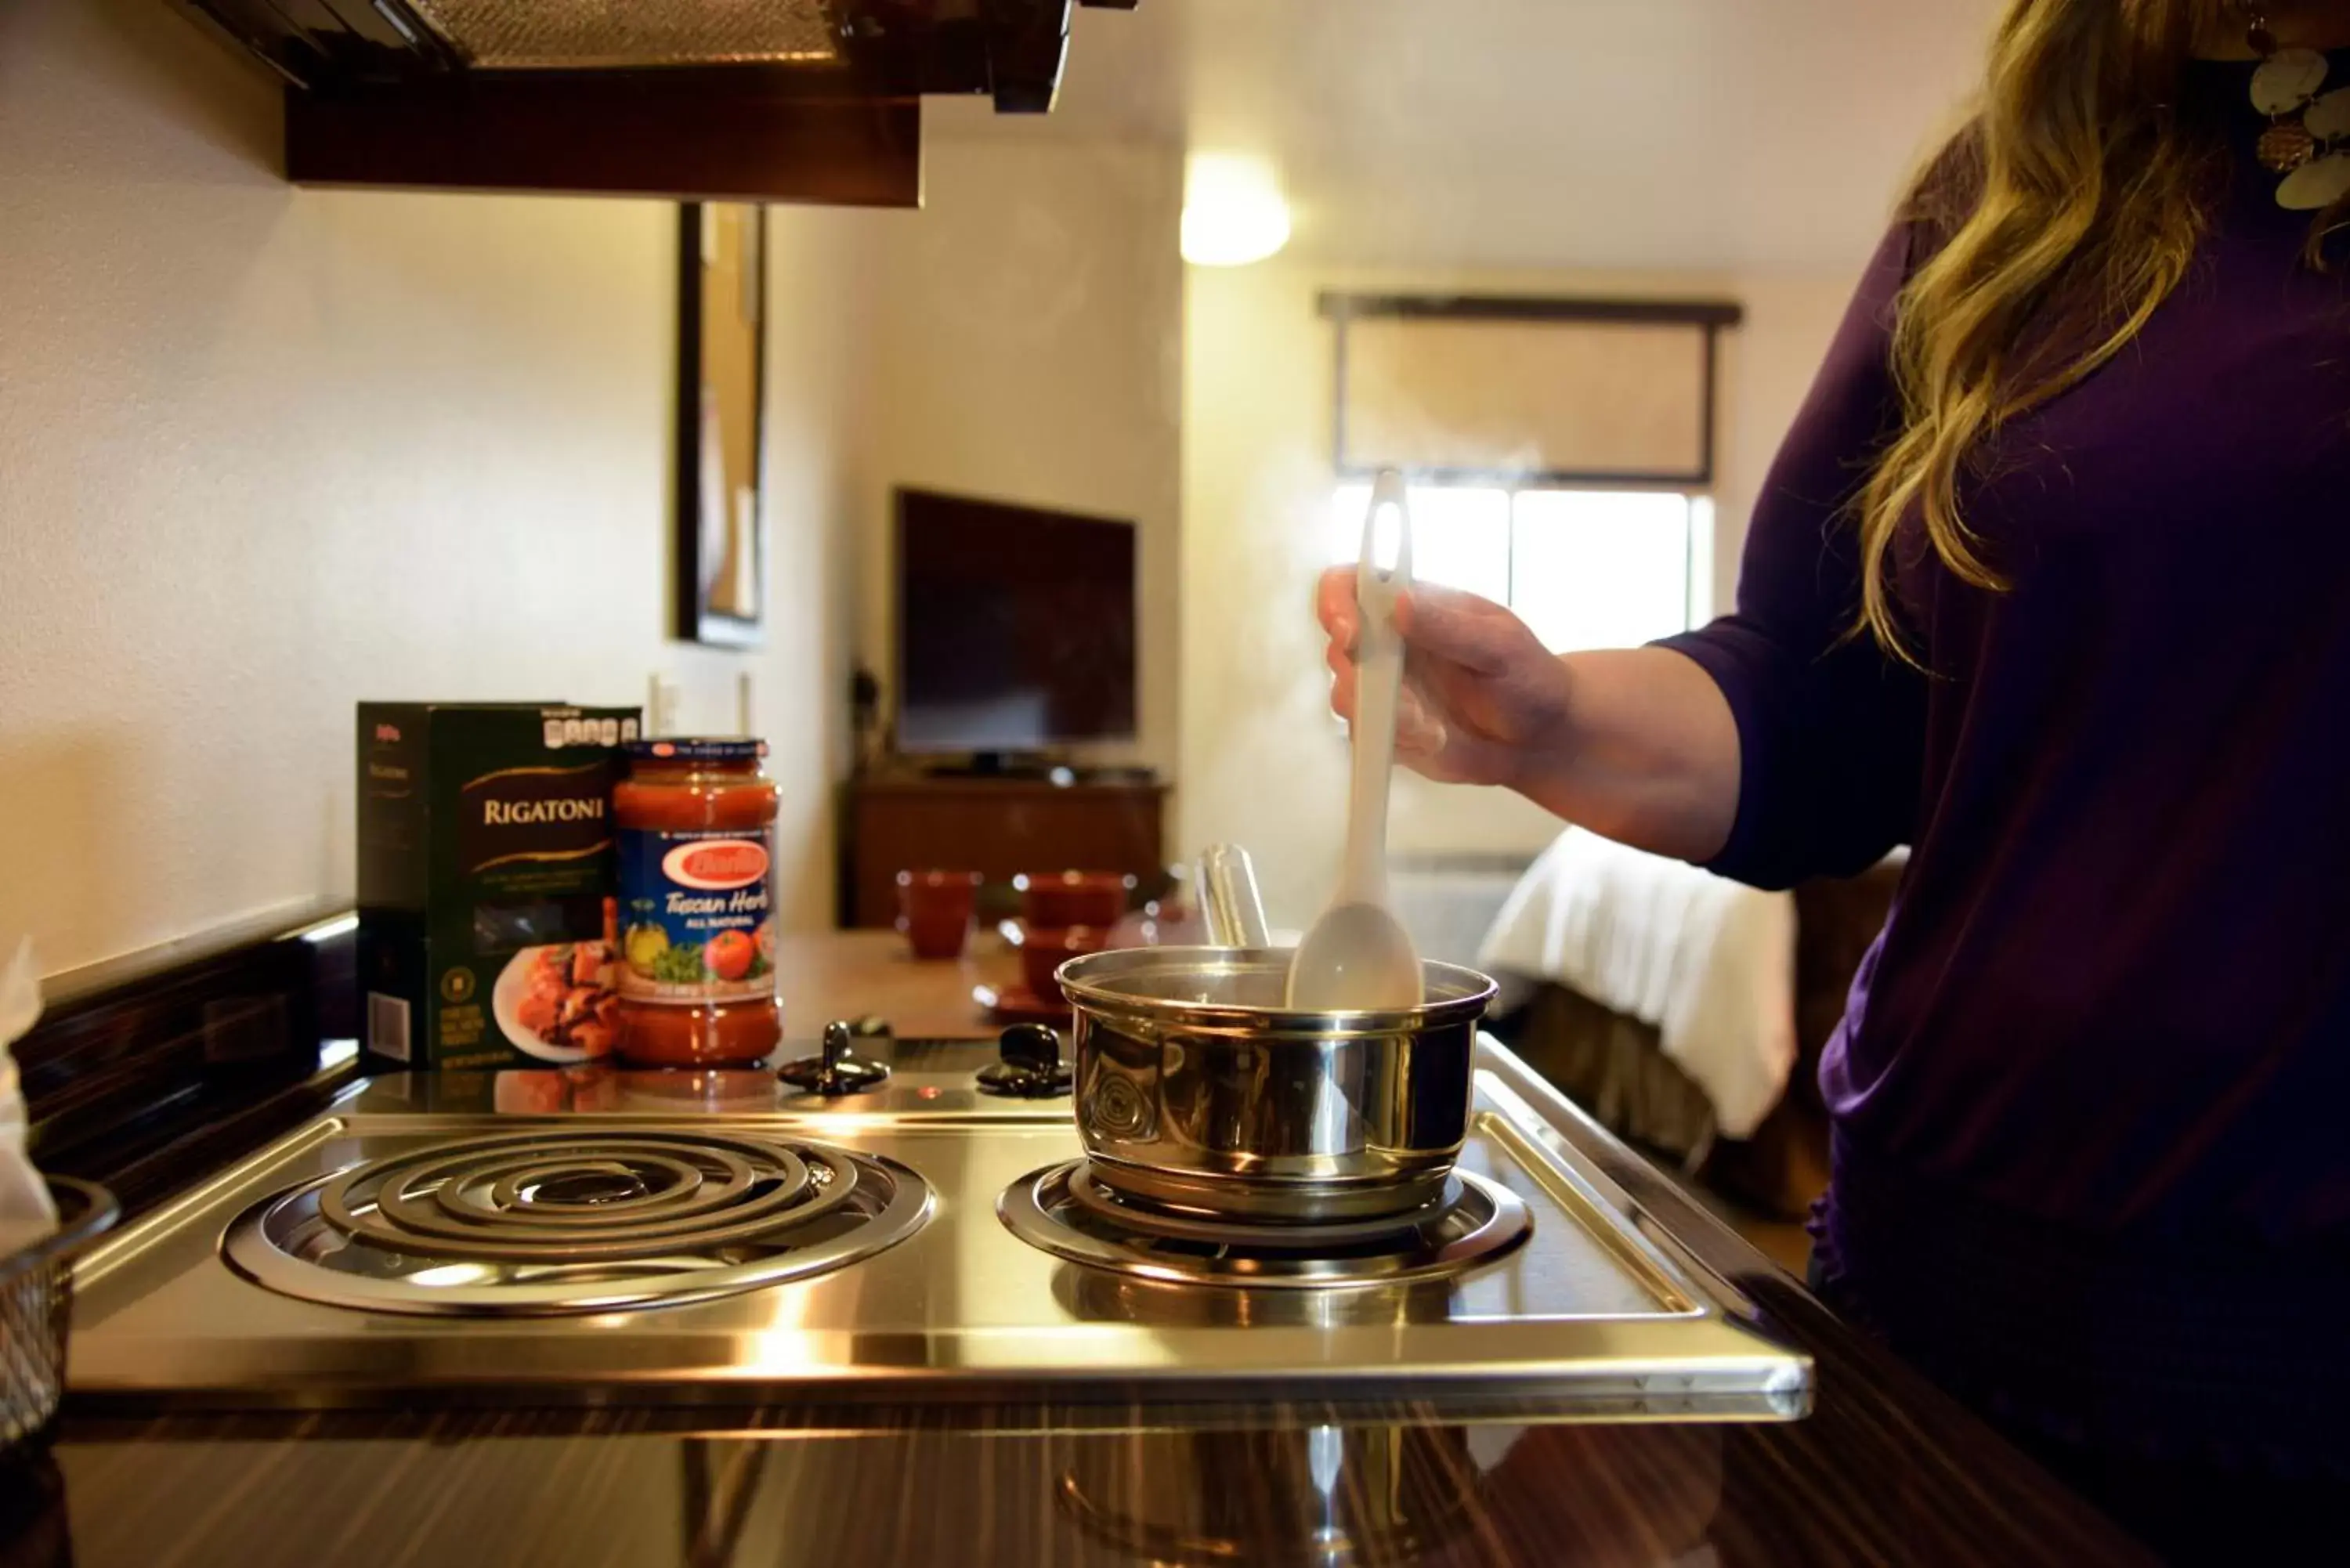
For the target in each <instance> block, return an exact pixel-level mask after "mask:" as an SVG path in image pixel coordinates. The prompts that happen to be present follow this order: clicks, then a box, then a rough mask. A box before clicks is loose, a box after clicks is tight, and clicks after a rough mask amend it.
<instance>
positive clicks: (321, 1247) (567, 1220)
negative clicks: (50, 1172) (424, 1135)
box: [221, 1130, 931, 1315]
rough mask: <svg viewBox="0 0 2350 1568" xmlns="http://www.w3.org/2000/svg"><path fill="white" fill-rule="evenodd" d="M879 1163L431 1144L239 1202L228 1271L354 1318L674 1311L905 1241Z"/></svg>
mask: <svg viewBox="0 0 2350 1568" xmlns="http://www.w3.org/2000/svg"><path fill="white" fill-rule="evenodd" d="M930 1211H931V1191H930V1189H929V1187H928V1186H927V1185H926V1184H925V1183H924V1182H923V1180H922V1179H921V1178H920V1176H918V1175H916V1174H915V1173H914V1172H913V1171H912V1170H910V1169H909V1168H907V1167H905V1166H903V1165H899V1164H898V1163H897V1162H896V1161H894V1160H890V1159H886V1158H879V1157H877V1156H871V1155H862V1154H851V1153H849V1152H847V1150H844V1149H838V1148H833V1147H827V1146H825V1145H822V1144H816V1143H809V1142H805V1141H802V1140H798V1139H783V1138H772V1139H771V1138H765V1137H744V1136H743V1135H741V1134H739V1133H719V1132H715V1131H712V1132H702V1131H691V1132H685V1131H648V1132H639V1131H635V1130H629V1131H624V1132H593V1133H587V1132H545V1133H517V1134H509V1135H504V1136H498V1137H480V1138H468V1139H463V1140H461V1141H456V1142H449V1143H436V1144H433V1145H431V1146H429V1147H424V1148H421V1149H414V1150H411V1151H409V1152H407V1153H403V1154H400V1155H397V1156H394V1157H392V1158H386V1159H377V1160H369V1161H368V1162H367V1163H365V1164H363V1165H357V1166H352V1167H350V1168H348V1169H345V1170H341V1171H338V1172H336V1173H335V1174H333V1175H331V1176H328V1177H324V1178H321V1179H317V1180H315V1181H311V1182H308V1183H306V1184H304V1185H303V1186H300V1187H296V1188H295V1189H291V1190H290V1191H286V1192H282V1193H280V1194H278V1195H277V1196H276V1197H273V1198H270V1199H265V1200H264V1201H262V1202H260V1203H257V1204H255V1205H254V1206H253V1207H251V1208H249V1209H247V1210H244V1213H243V1214H241V1215H239V1216H238V1217H237V1219H236V1220H235V1221H234V1223H233V1224H231V1225H230V1227H229V1229H228V1231H227V1234H226V1235H224V1237H223V1238H222V1241H221V1250H222V1252H223V1254H224V1256H225V1257H226V1258H227V1260H228V1262H229V1263H230V1264H231V1266H233V1267H234V1268H235V1269H236V1270H237V1271H238V1272H241V1273H243V1274H244V1275H245V1277H247V1278H248V1279H251V1280H252V1281H254V1282H255V1283H257V1284H261V1285H265V1286H267V1287H268V1288H269V1289H271V1290H274V1291H278V1292H282V1293H285V1294H286V1295H290V1296H296V1297H299V1298H301V1299H303V1300H306V1301H314V1302H322V1303H327V1304H328V1305H332V1306H345V1307H356V1308H361V1309H364V1310H368V1311H372V1312H392V1313H417V1314H523V1315H536V1314H559V1313H592V1312H612V1311H618V1310H622V1309H627V1308H635V1307H649V1306H668V1305H681V1304H684V1303H690V1302H702V1301H709V1300H712V1298H714V1297H718V1296H724V1295H732V1294H733V1293H737V1292H741V1291H747V1290H754V1289H757V1288H760V1287H763V1286H767V1285H775V1284H780V1283H782V1282H785V1281H787V1280H798V1279H806V1278H807V1277H808V1276H810V1275H813V1274H820V1273H824V1272H827V1271H829V1270H833V1269H837V1268H840V1267H841V1266H843V1265H844V1264H847V1263H851V1262H856V1261H857V1260H858V1259H861V1258H867V1257H870V1256H872V1255H873V1254H874V1253H876V1252H879V1251H882V1250H883V1249H884V1248H887V1247H889V1246H892V1245H894V1244H896V1243H897V1242H899V1241H903V1240H905V1239H906V1238H907V1237H908V1236H910V1235H911V1234H913V1233H914V1231H917V1230H918V1229H920V1226H921V1224H922V1222H923V1220H925V1219H927V1218H928V1217H929V1215H930Z"/></svg>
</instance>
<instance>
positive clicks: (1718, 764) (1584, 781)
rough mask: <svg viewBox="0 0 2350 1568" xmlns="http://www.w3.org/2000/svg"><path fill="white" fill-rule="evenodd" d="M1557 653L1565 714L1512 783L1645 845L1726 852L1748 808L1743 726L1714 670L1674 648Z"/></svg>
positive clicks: (1687, 855) (1568, 814)
mask: <svg viewBox="0 0 2350 1568" xmlns="http://www.w3.org/2000/svg"><path fill="white" fill-rule="evenodd" d="M1558 662H1559V668H1560V671H1561V698H1562V708H1561V718H1560V721H1559V722H1558V723H1557V724H1555V726H1553V727H1551V728H1550V729H1549V730H1548V731H1547V732H1545V733H1544V735H1543V736H1542V737H1541V738H1540V739H1539V740H1537V741H1535V742H1531V743H1529V744H1528V745H1527V746H1526V747H1524V748H1523V752H1522V753H1521V755H1520V759H1519V761H1520V764H1521V765H1520V767H1519V768H1518V770H1517V771H1516V774H1515V775H1514V776H1513V778H1512V779H1511V780H1510V784H1511V785H1512V787H1513V788H1515V789H1516V790H1517V791H1518V793H1520V794H1523V795H1525V796H1526V797H1527V798H1528V799H1530V800H1532V801H1534V803H1535V804H1537V805H1541V806H1544V808H1546V809H1548V810H1550V811H1552V812H1555V813H1556V814H1557V815H1560V816H1563V817H1565V818H1566V819H1567V820H1568V821H1569V822H1572V823H1575V824H1577V825H1579V826H1584V827H1587V828H1589V829H1590V830H1591V831H1592V832H1594V833H1597V834H1602V835H1604V836H1607V837H1609V838H1613V839H1616V840H1617V841H1619V842H1621V843H1625V844H1629V845H1632V846H1635V847H1637V848H1640V849H1647V850H1651V851H1654V852H1655V853H1657V854H1659V855H1671V856H1675V857H1679V858H1680V859H1684V860H1694V861H1705V860H1710V859H1711V858H1712V857H1714V856H1715V855H1717V854H1719V853H1720V852H1721V847H1722V846H1723V845H1725V844H1726V843H1728V842H1729V839H1730V829H1731V823H1732V822H1733V821H1734V820H1735V819H1736V817H1737V815H1738V765H1739V756H1738V724H1737V721H1736V720H1734V719H1733V718H1732V717H1731V711H1730V704H1729V702H1728V701H1726V700H1725V699H1724V698H1723V696H1722V694H1721V688H1720V687H1718V686H1716V685H1715V684H1714V683H1713V678H1712V677H1711V676H1710V675H1708V674H1707V673H1706V672H1705V670H1703V669H1701V668H1700V666H1699V665H1698V663H1697V661H1696V660H1694V659H1689V658H1687V657H1685V656H1683V655H1681V654H1679V653H1675V652H1674V651H1673V650H1672V649H1666V648H1634V649H1608V650H1607V651H1604V652H1596V653H1570V654H1566V655H1565V656H1563V657H1562V658H1561V659H1559V661H1558Z"/></svg>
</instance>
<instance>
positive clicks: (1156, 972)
mask: <svg viewBox="0 0 2350 1568" xmlns="http://www.w3.org/2000/svg"><path fill="white" fill-rule="evenodd" d="M1289 959H1290V952H1289V950H1287V949H1274V948H1135V949H1123V950H1117V951H1111V952H1100V953H1092V954H1089V955H1087V956H1086V957H1084V958H1078V959H1072V960H1071V961H1069V962H1067V963H1066V964H1064V965H1062V966H1061V969H1060V971H1059V979H1060V982H1061V989H1062V990H1063V991H1065V992H1067V993H1068V997H1069V1001H1070V1002H1071V1003H1072V1005H1073V1006H1074V1007H1075V1009H1076V1034H1075V1041H1074V1046H1073V1050H1074V1054H1075V1057H1076V1062H1075V1066H1076V1120H1077V1133H1078V1136H1079V1137H1080V1138H1081V1139H1082V1140H1083V1142H1084V1144H1085V1147H1086V1153H1087V1156H1088V1158H1090V1160H1091V1162H1092V1167H1093V1170H1094V1173H1095V1175H1096V1177H1097V1179H1099V1180H1100V1181H1101V1182H1103V1183H1105V1184H1106V1185H1107V1186H1109V1187H1111V1188H1113V1189H1118V1191H1119V1192H1121V1193H1122V1194H1124V1195H1126V1196H1128V1197H1133V1198H1139V1199H1147V1200H1149V1201H1152V1202H1156V1203H1159V1204H1167V1205H1173V1206H1176V1207H1179V1208H1183V1209H1189V1210H1197V1211H1201V1212H1203V1213H1208V1214H1213V1215H1222V1216H1230V1217H1234V1218H1248V1219H1253V1220H1299V1221H1305V1220H1335V1219H1350V1218H1361V1217H1369V1216H1376V1215H1384V1214H1394V1213H1400V1212H1402V1211H1403V1210H1409V1209H1413V1208H1417V1207H1419V1205H1421V1204H1424V1203H1427V1202H1430V1201H1431V1200H1433V1199H1435V1198H1436V1197H1437V1196H1438V1195H1439V1194H1440V1192H1441V1191H1442V1189H1443V1186H1444V1181H1445V1179H1446V1177H1447V1176H1449V1175H1450V1174H1451V1169H1452V1166H1453V1162H1454V1161H1455V1160H1456V1159H1457V1158H1459V1156H1460V1153H1461V1145H1462V1143H1463V1142H1464V1141H1466V1139H1467V1137H1468V1132H1469V1105H1470V1097H1471V1069H1470V1061H1471V1054H1472V1052H1473V1048H1474V1044H1475V1036H1476V1028H1477V1021H1478V1019H1479V1018H1480V1017H1482V1015H1483V1013H1484V1011H1485V1007H1486V1004H1487V1003H1488V1002H1491V1001H1492V996H1493V991H1494V986H1493V982H1492V981H1491V980H1489V979H1488V978H1486V977H1485V976H1484V975H1482V974H1480V973H1478V972H1477V971H1474V970H1469V969H1461V968H1460V967H1458V966H1456V965H1452V964H1443V963H1429V964H1426V965H1424V966H1423V970H1424V975H1425V979H1426V982H1427V983H1426V987H1425V998H1426V999H1425V1001H1423V1002H1422V1003H1421V1004H1420V1005H1419V1006H1418V1007H1413V1008H1407V1009H1401V1010H1399V1011H1395V1012H1294V1011H1291V1010H1290V1009H1289V1008H1288V1007H1286V1006H1285V1005H1284V992H1285V990H1286V986H1287V979H1288V972H1289Z"/></svg>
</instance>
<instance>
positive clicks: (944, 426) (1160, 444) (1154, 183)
mask: <svg viewBox="0 0 2350 1568" xmlns="http://www.w3.org/2000/svg"><path fill="white" fill-rule="evenodd" d="M923 184H924V189H925V197H924V204H923V208H922V210H921V211H920V212H919V213H881V214H875V215H872V216H871V217H869V218H868V219H867V220H866V221H867V223H869V224H870V230H869V232H870V234H871V235H872V237H873V241H874V249H873V253H872V254H873V264H872V271H871V280H872V285H873V291H874V292H873V297H872V300H871V302H870V306H871V309H872V311H873V330H872V332H871V334H870V336H869V338H868V343H869V351H870V355H871V360H872V379H871V381H870V384H869V386H868V419H867V421H866V422H867V426H868V430H867V440H868V447H867V450H866V452H865V453H864V457H863V466H864V467H865V468H866V470H867V472H868V475H869V482H868V493H867V497H866V505H865V507H864V509H863V515H864V523H865V526H864V527H863V529H862V530H861V532H860V535H859V541H860V543H859V552H860V562H859V576H860V579H861V582H862V585H863V589H862V593H861V595H860V613H859V621H860V626H859V630H858V647H859V649H860V650H861V653H862V656H863V657H864V659H866V660H867V662H868V665H869V666H870V667H871V668H872V669H873V670H875V671H876V672H878V673H880V674H881V675H882V676H883V679H884V681H885V683H889V682H891V681H892V680H893V675H892V665H893V663H894V659H893V656H892V653H891V649H892V646H893V641H894V637H895V630H894V618H893V609H892V598H893V596H894V588H893V586H892V585H893V581H894V578H893V575H892V574H893V573H894V571H895V566H894V562H893V561H892V559H891V542H892V539H893V535H894V524H893V522H892V519H891V514H890V510H889V493H890V490H891V488H892V487H893V486H896V485H899V484H908V485H918V486H925V487H930V488H934V489H940V490H949V491H957V492H962V493H972V494H978V495H983V496H991V497H994V498H997V499H1001V500H1006V501H1014V502H1022V503H1028V504H1036V505H1042V506H1058V507H1066V508H1069V509H1071V510H1074V511H1078V512H1087V513H1096V514H1102V515H1106V516H1111V517H1130V518H1133V519H1134V520H1135V521H1136V523H1137V524H1138V526H1139V535H1140V536H1139V540H1138V541H1137V543H1138V545H1139V558H1138V566H1137V572H1138V576H1139V579H1140V583H1139V597H1140V605H1139V610H1140V620H1141V625H1140V649H1139V660H1140V671H1139V675H1140V685H1141V691H1140V699H1141V711H1140V714H1139V728H1140V736H1139V742H1137V743H1136V744H1135V745H1132V746H1119V747H1109V748H1103V749H1100V750H1098V751H1097V752H1096V753H1092V760H1096V761H1103V762H1121V761H1140V762H1145V763H1151V764H1153V765H1155V766H1158V767H1159V768H1162V769H1171V768H1172V767H1173V766H1174V763H1175V758H1176V751H1177V742H1176V724H1177V691H1178V683H1179V669H1178V659H1179V657H1180V643H1179V639H1180V634H1181V627H1180V614H1179V611H1178V607H1177V606H1178V599H1179V595H1178V593H1177V574H1178V572H1179V571H1180V569H1181V556H1180V548H1179V545H1178V543H1177V537H1178V530H1179V528H1180V524H1181V483H1182V473H1181V462H1180V441H1181V430H1180V418H1181V402H1182V358H1181V357H1182V348H1183V339H1182V310H1183V285H1182V270H1183V269H1182V265H1181V263H1180V259H1179V258H1178V256H1177V254H1176V248H1175V241H1176V229H1177V223H1178V220H1179V218H1180V214H1181V208H1182V162H1181V159H1180V155H1179V154H1177V153H1176V152H1174V151H1171V150H1170V149H1166V148H1160V147H1152V146H1143V145H1128V144H1124V143H1118V142H1102V141H1097V142H1083V143H1075V144H1050V143H1045V142H1043V141H1037V140H977V139H973V140H951V139H933V140H932V141H931V143H930V145H929V146H928V148H927V149H926V150H925V168H924V171H923ZM890 700H891V701H895V692H894V690H893V691H891V692H890Z"/></svg>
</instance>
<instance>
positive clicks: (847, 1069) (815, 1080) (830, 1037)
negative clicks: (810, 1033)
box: [775, 1022, 889, 1098]
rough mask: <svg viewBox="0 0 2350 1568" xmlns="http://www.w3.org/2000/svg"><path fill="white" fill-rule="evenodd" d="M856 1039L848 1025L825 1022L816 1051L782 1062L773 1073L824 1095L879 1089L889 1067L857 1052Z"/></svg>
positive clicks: (816, 1093)
mask: <svg viewBox="0 0 2350 1568" xmlns="http://www.w3.org/2000/svg"><path fill="white" fill-rule="evenodd" d="M856 1039H857V1035H856V1032H855V1031H854V1030H853V1029H851V1028H850V1027H849V1026H848V1025H847V1024H846V1023H837V1022H836V1023H827V1024H826V1025H825V1026H824V1044H823V1045H822V1046H821V1047H820V1048H819V1052H818V1054H816V1055H814V1056H803V1057H801V1058H800V1059H799V1060H798V1061H796V1062H786V1063H785V1064H784V1065H783V1066H782V1068H781V1069H779V1070H778V1071H777V1072H776V1074H775V1076H777V1077H778V1078H781V1079H782V1080H783V1081H784V1082H785V1083H786V1084H789V1085H792V1087H794V1088H795V1089H799V1090H803V1091H805V1092H806V1093H808V1094H811V1095H823V1096H827V1098H829V1097H831V1096H837V1095H856V1094H862V1093H863V1092H864V1091H866V1090H868V1089H877V1088H879V1087H880V1086H881V1085H882V1083H883V1082H884V1081H886V1080H887V1079H888V1078H889V1068H888V1067H885V1066H883V1065H882V1064H880V1063H879V1062H868V1061H866V1060H865V1059H864V1058H863V1057H861V1056H859V1055H858V1054H857V1050H856Z"/></svg>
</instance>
